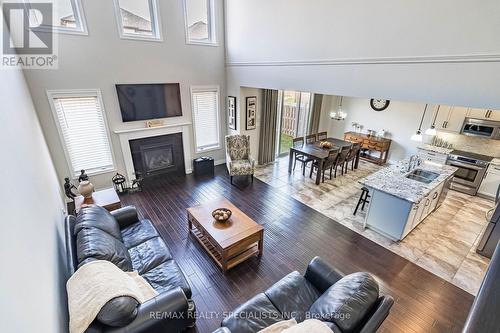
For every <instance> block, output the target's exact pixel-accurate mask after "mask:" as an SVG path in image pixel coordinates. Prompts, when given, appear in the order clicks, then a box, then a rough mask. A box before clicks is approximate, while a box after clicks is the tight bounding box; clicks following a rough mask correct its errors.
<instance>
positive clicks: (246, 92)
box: [238, 87, 262, 161]
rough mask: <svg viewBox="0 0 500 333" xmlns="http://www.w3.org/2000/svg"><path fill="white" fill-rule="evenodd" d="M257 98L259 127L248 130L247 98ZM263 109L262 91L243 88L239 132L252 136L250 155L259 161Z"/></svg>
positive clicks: (241, 91) (240, 99)
mask: <svg viewBox="0 0 500 333" xmlns="http://www.w3.org/2000/svg"><path fill="white" fill-rule="evenodd" d="M252 96H256V97H257V114H256V120H257V127H256V128H255V129H253V130H247V129H246V108H247V106H246V98H247V97H252ZM261 109H262V89H258V88H246V87H242V88H241V90H240V97H239V112H238V113H239V130H238V132H239V133H240V134H242V135H250V153H251V155H252V157H253V158H254V159H255V160H256V161H257V160H258V157H259V143H260V140H259V139H260V121H261V118H260V117H261V113H262V112H261Z"/></svg>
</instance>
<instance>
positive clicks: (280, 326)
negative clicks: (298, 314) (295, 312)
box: [257, 318, 297, 333]
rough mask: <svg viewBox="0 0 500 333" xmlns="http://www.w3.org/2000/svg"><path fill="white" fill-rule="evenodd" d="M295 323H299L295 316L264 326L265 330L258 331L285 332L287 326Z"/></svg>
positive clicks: (264, 332)
mask: <svg viewBox="0 0 500 333" xmlns="http://www.w3.org/2000/svg"><path fill="white" fill-rule="evenodd" d="M295 325H297V321H296V320H295V318H292V319H290V320H282V321H279V322H277V323H274V324H272V325H271V326H268V327H266V328H264V329H263V330H260V331H259V332H257V333H281V332H284V330H286V329H287V328H290V327H292V326H295Z"/></svg>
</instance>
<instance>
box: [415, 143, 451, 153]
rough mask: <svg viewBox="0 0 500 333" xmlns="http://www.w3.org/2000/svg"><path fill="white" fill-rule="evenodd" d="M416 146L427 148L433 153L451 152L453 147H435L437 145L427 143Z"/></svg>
mask: <svg viewBox="0 0 500 333" xmlns="http://www.w3.org/2000/svg"><path fill="white" fill-rule="evenodd" d="M418 148H420V149H423V150H427V151H431V152H434V153H440V154H446V155H448V154H449V153H451V152H452V151H453V149H451V148H444V147H437V146H433V145H429V144H426V143H425V144H423V145H420V146H418Z"/></svg>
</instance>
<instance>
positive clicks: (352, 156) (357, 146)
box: [344, 142, 361, 173]
mask: <svg viewBox="0 0 500 333" xmlns="http://www.w3.org/2000/svg"><path fill="white" fill-rule="evenodd" d="M360 150H361V143H360V142H355V143H353V144H352V147H351V150H350V151H349V154H348V155H347V158H346V160H345V163H344V169H345V173H347V169H349V162H351V170H353V171H354V162H355V161H356V158H357V156H358V154H359V151H360Z"/></svg>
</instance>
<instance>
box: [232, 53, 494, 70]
mask: <svg viewBox="0 0 500 333" xmlns="http://www.w3.org/2000/svg"><path fill="white" fill-rule="evenodd" d="M469 62H500V54H470V55H436V56H417V57H381V58H345V59H324V60H285V61H246V62H245V61H241V62H240V61H229V62H226V66H227V67H260V66H262V67H281V66H339V65H342V66H345V65H375V64H425V63H469Z"/></svg>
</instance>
